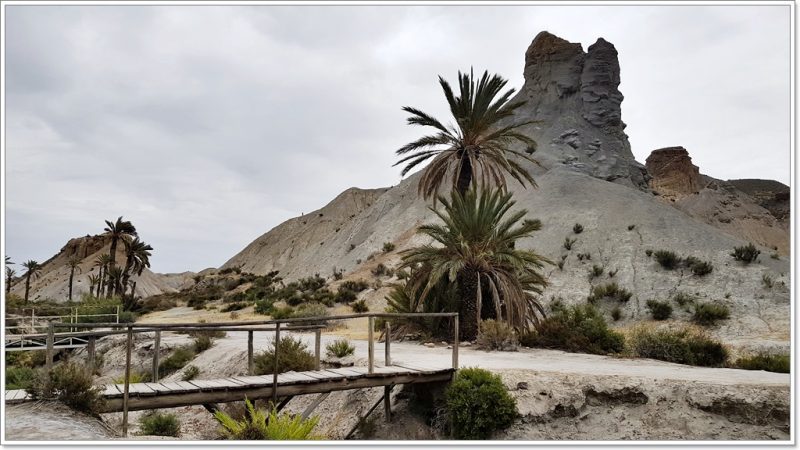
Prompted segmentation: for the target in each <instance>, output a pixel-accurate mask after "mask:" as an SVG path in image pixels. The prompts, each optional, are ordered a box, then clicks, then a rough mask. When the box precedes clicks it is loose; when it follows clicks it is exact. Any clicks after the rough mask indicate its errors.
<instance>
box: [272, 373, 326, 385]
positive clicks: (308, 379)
mask: <svg viewBox="0 0 800 450" xmlns="http://www.w3.org/2000/svg"><path fill="white" fill-rule="evenodd" d="M281 375H283V374H281ZM291 375H292V377H294V378H295V380H294V381H293V383H316V382H317V381H319V378H317V377H312V376H311V375H308V374H307V373H305V372H295V373H293V374H291Z"/></svg>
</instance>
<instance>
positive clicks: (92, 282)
mask: <svg viewBox="0 0 800 450" xmlns="http://www.w3.org/2000/svg"><path fill="white" fill-rule="evenodd" d="M95 286H97V290H98V293H97V294H95V292H94V287H95ZM99 291H100V276H99V275H89V295H91V296H93V297H95V296H96V297H99V296H100V293H99Z"/></svg>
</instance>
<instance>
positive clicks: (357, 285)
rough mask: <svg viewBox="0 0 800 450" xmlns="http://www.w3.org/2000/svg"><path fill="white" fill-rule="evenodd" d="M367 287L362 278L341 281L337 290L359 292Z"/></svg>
mask: <svg viewBox="0 0 800 450" xmlns="http://www.w3.org/2000/svg"><path fill="white" fill-rule="evenodd" d="M368 287H369V284H368V283H367V282H366V281H364V280H358V281H352V280H348V281H343V282H342V284H340V285H339V290H340V291H342V290H346V291H353V292H361V291H363V290H365V289H367V288H368Z"/></svg>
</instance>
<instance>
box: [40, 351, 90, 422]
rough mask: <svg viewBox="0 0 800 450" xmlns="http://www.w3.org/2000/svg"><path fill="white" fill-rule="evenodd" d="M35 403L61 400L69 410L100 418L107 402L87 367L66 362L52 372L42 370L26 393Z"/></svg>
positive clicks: (51, 370)
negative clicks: (99, 415) (37, 401)
mask: <svg viewBox="0 0 800 450" xmlns="http://www.w3.org/2000/svg"><path fill="white" fill-rule="evenodd" d="M26 391H27V392H28V394H30V395H31V396H32V397H33V398H34V399H37V400H58V401H60V402H62V403H64V404H65V405H67V406H68V407H70V408H72V409H74V410H76V411H81V412H85V413H88V414H93V415H97V414H99V413H100V411H102V409H103V405H104V403H105V400H104V399H103V396H102V390H101V389H100V388H98V387H95V386H94V385H93V380H92V374H91V372H90V371H89V370H88V369H87V368H86V367H84V366H82V365H80V364H77V363H73V362H66V363H63V364H59V365H57V366H55V367H53V368H52V369H50V370H49V371H48V370H46V369H40V370H39V371H37V373H36V375H35V376H34V379H33V382H32V383H31V385H30V387H28V388H27V389H26Z"/></svg>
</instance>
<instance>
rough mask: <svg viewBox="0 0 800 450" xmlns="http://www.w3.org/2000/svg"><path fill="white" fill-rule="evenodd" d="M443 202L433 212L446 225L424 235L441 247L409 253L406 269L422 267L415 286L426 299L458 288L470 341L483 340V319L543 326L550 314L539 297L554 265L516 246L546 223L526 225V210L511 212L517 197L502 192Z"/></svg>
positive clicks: (472, 194)
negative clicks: (438, 290) (443, 284)
mask: <svg viewBox="0 0 800 450" xmlns="http://www.w3.org/2000/svg"><path fill="white" fill-rule="evenodd" d="M439 201H440V202H441V203H442V205H443V206H444V210H443V211H439V210H437V209H435V208H431V210H432V211H433V212H434V213H436V215H437V216H438V217H439V218H440V219H441V220H442V222H444V223H443V224H442V225H436V224H429V225H423V226H421V227H420V228H419V230H418V232H419V233H421V234H424V235H427V236H428V237H430V238H432V239H433V240H434V242H435V243H436V244H439V245H423V246H421V247H416V248H412V249H409V250H406V251H405V252H404V255H403V263H402V264H401V266H400V267H401V268H405V267H419V269H418V270H417V271H416V272H415V274H416V275H415V276H414V277H412V278H413V280H411V281H412V282H413V283H416V285H418V286H421V287H424V291H423V294H422V298H423V299H424V298H425V296H426V295H427V292H428V291H430V290H431V289H433V288H434V287H435V286H436V285H437V284H438V283H439V282H440V281H441V280H443V279H446V280H447V281H448V282H450V283H455V285H456V286H455V288H456V289H457V293H458V295H457V298H458V301H459V306H458V310H459V313H460V317H461V321H460V325H461V330H460V332H461V334H462V336H463V338H464V339H467V340H471V339H474V338H475V337H476V336H477V332H478V327H479V324H480V321H481V319H482V318H496V319H498V320H503V321H506V322H507V323H508V324H509V325H511V326H513V327H514V328H516V329H518V330H524V329H527V328H528V327H529V325H531V324H535V323H536V322H538V315H544V310H543V309H542V307H541V306H540V305H539V304H538V303H537V302H536V300H535V298H534V294H540V293H541V292H542V288H543V287H544V286H546V284H547V282H546V281H545V279H544V277H543V276H542V275H541V273H539V272H538V269H541V268H542V267H543V263H545V262H547V263H550V261H548V260H547V259H546V258H544V257H542V256H539V255H537V254H536V253H534V252H532V251H528V250H518V249H517V248H516V245H515V244H516V241H517V240H519V239H522V238H525V237H528V236H530V235H531V234H532V233H533V232H534V231H537V230H539V229H540V228H541V222H539V221H538V220H526V221H523V218H524V217H525V215H526V214H527V211H525V210H519V211H516V212H511V211H510V210H511V208H512V207H513V206H514V204H515V202H514V201H513V200H511V194H509V193H504V192H502V191H501V190H499V189H496V190H484V191H481V192H480V193H477V192H476V190H475V189H470V190H469V191H467V193H466V194H465V195H463V196H462V195H461V194H460V193H458V192H457V191H454V192H453V193H452V194H451V199H450V200H449V201H448V200H447V199H445V198H444V197H439ZM484 296H488V297H489V299H490V301H488V302H484V301H483V297H484ZM423 301H424V300H423Z"/></svg>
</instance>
